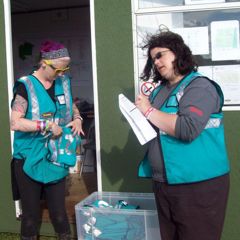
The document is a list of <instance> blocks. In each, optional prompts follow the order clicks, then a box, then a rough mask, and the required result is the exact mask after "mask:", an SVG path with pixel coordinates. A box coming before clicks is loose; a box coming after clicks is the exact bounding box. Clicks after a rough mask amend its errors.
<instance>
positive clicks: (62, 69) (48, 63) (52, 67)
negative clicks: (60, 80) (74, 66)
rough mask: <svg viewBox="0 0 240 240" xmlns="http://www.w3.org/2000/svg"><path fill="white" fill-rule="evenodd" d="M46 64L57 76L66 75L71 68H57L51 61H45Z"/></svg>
mask: <svg viewBox="0 0 240 240" xmlns="http://www.w3.org/2000/svg"><path fill="white" fill-rule="evenodd" d="M43 61H44V63H45V64H47V65H48V66H49V67H50V68H51V69H52V70H54V71H55V74H59V73H65V72H66V71H67V70H69V69H70V67H69V66H67V67H65V68H56V67H54V66H53V65H52V61H51V60H43Z"/></svg>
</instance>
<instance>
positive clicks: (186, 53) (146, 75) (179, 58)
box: [140, 28, 198, 82]
mask: <svg viewBox="0 0 240 240" xmlns="http://www.w3.org/2000/svg"><path fill="white" fill-rule="evenodd" d="M156 47H161V48H168V49H170V50H171V51H172V52H173V53H174V54H175V56H176V58H175V60H174V62H173V66H174V71H175V73H176V74H181V75H186V74H188V73H190V72H191V71H197V68H198V66H197V63H196V62H195V59H194V57H193V55H192V52H191V50H190V48H189V47H188V46H187V45H186V44H185V43H184V41H183V39H182V37H181V36H180V35H179V34H176V33H174V32H171V31H169V30H168V29H167V28H164V29H161V28H159V32H158V33H157V34H154V35H147V37H146V39H145V43H144V45H143V46H142V49H143V50H144V49H147V57H148V59H147V62H146V65H145V67H144V70H143V73H142V74H141V77H140V78H141V79H142V80H143V81H147V80H148V79H150V78H152V79H153V81H154V82H158V81H162V82H166V79H164V78H163V77H162V76H161V74H160V73H159V72H158V71H157V69H156V68H155V67H154V64H153V62H152V58H151V55H150V52H151V50H152V49H153V48H156Z"/></svg>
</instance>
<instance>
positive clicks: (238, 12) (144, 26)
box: [137, 8, 240, 105]
mask: <svg viewBox="0 0 240 240" xmlns="http://www.w3.org/2000/svg"><path fill="white" fill-rule="evenodd" d="M162 25H165V26H166V27H168V28H169V29H170V30H171V31H174V32H177V33H179V34H180V35H181V36H182V37H183V39H184V41H185V43H186V44H187V45H189V47H190V49H191V50H192V52H193V54H194V55H195V58H196V60H197V62H198V65H199V66H200V67H201V68H200V69H201V71H202V72H203V73H204V75H207V76H209V78H211V79H213V80H215V81H217V82H218V83H219V84H220V86H221V87H222V89H223V91H224V94H225V105H239V104H240V97H239V92H240V41H239V35H240V34H239V31H240V30H239V26H240V8H239V9H233V10H214V11H188V12H179V13H164V14H163V13H161V14H148V15H139V16H137V45H138V50H137V55H138V60H137V61H138V75H139V76H140V75H141V73H142V71H143V68H144V66H145V63H146V59H147V56H146V52H144V51H143V50H142V49H141V47H142V46H143V45H144V40H145V39H146V35H147V34H149V33H150V34H151V33H156V32H157V31H158V29H159V26H162ZM230 89H231V90H230ZM234 96H235V98H234Z"/></svg>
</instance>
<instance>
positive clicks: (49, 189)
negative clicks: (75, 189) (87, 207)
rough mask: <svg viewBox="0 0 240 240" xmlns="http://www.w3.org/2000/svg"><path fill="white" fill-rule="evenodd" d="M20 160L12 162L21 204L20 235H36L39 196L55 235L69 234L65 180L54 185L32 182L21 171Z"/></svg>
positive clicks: (38, 224) (38, 219)
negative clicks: (43, 199)
mask: <svg viewBox="0 0 240 240" xmlns="http://www.w3.org/2000/svg"><path fill="white" fill-rule="evenodd" d="M23 162H24V161H22V160H13V171H14V174H15V179H16V183H17V187H18V190H19V194H20V199H21V204H22V218H21V235H22V236H25V237H30V236H35V235H37V234H38V231H39V226H40V221H41V219H40V218H41V196H42V194H44V198H45V199H46V202H47V206H48V210H49V215H50V219H51V221H52V224H53V227H54V230H55V232H56V233H59V234H62V233H70V226H69V222H68V218H67V214H66V209H65V179H62V180H61V181H59V182H57V183H54V184H43V183H39V182H36V181H34V180H32V179H31V178H30V177H28V176H27V175H26V174H25V173H24V171H23Z"/></svg>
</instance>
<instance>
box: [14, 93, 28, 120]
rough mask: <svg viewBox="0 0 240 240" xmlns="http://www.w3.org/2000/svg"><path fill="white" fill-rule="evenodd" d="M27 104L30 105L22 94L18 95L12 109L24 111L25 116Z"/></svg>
mask: <svg viewBox="0 0 240 240" xmlns="http://www.w3.org/2000/svg"><path fill="white" fill-rule="evenodd" d="M27 106H28V102H27V100H26V99H25V98H23V97H21V96H20V95H17V96H16V97H15V100H14V102H13V106H12V110H13V111H17V112H20V113H22V115H23V116H25V114H26V111H27Z"/></svg>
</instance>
